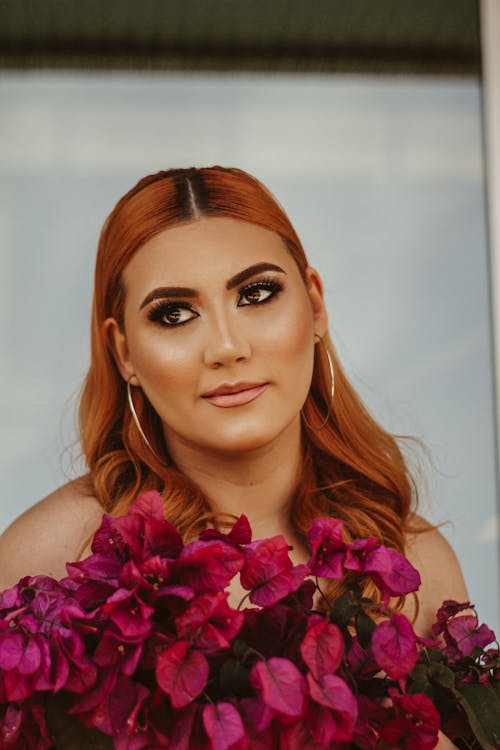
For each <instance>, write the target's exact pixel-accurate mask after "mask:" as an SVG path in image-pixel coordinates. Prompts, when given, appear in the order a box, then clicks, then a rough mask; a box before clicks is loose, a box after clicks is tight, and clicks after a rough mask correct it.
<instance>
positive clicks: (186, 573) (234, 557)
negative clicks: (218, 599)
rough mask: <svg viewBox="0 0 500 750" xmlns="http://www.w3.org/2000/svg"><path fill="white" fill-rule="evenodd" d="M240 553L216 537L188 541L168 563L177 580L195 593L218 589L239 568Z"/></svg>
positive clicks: (241, 557) (226, 583) (241, 559)
mask: <svg viewBox="0 0 500 750" xmlns="http://www.w3.org/2000/svg"><path fill="white" fill-rule="evenodd" d="M243 562H244V557H243V554H242V552H240V551H239V550H238V549H236V548H235V547H233V546H232V545H230V544H226V543H225V542H222V541H220V540H214V541H211V542H190V543H189V544H186V546H185V547H184V548H183V550H182V551H181V553H180V555H179V558H178V559H177V560H175V561H174V562H173V563H172V567H173V569H174V570H175V572H176V575H177V577H178V580H177V583H178V584H180V585H182V586H190V587H191V588H192V589H193V591H195V593H197V594H207V593H211V592H214V593H215V592H217V591H222V590H223V589H225V588H226V586H228V584H229V581H230V580H231V578H232V577H233V576H234V575H235V574H236V573H238V572H239V571H240V570H241V568H242V567H243Z"/></svg>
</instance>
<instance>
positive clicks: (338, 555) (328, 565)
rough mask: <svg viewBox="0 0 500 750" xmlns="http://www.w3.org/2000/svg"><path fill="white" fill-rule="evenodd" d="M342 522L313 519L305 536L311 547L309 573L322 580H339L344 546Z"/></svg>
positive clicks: (341, 573) (341, 572) (329, 519)
mask: <svg viewBox="0 0 500 750" xmlns="http://www.w3.org/2000/svg"><path fill="white" fill-rule="evenodd" d="M342 528H343V526H342V521H339V520H338V519H337V518H315V519H314V521H313V522H312V524H311V528H310V529H309V532H308V534H307V539H308V542H309V545H310V547H311V552H312V554H311V560H310V563H309V567H310V570H311V573H312V574H313V575H315V576H318V577H322V578H333V579H340V578H342V576H343V570H342V564H343V561H344V556H345V550H346V545H345V543H344V540H343V536H342Z"/></svg>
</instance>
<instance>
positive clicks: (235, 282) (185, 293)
mask: <svg viewBox="0 0 500 750" xmlns="http://www.w3.org/2000/svg"><path fill="white" fill-rule="evenodd" d="M263 271H278V273H284V274H285V275H286V271H284V270H283V269H282V268H281V267H280V266H277V265H276V264H275V263H255V264H254V265H253V266H249V267H248V268H245V269H244V270H243V271H240V272H239V273H237V274H235V275H234V276H231V278H230V279H228V281H227V283H226V289H227V290H230V289H234V287H236V286H239V284H242V283H243V282H244V281H246V280H247V279H249V278H251V277H252V276H255V274H257V273H262V272H263ZM197 296H198V292H197V291H196V289H191V288H190V287H187V286H159V287H157V288H156V289H153V291H151V292H149V294H147V295H146V297H145V298H144V299H143V301H142V302H141V306H140V307H139V310H142V309H143V307H146V305H149V303H150V302H153V300H155V299H165V298H166V297H184V298H186V297H197Z"/></svg>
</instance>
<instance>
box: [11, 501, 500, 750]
mask: <svg viewBox="0 0 500 750" xmlns="http://www.w3.org/2000/svg"><path fill="white" fill-rule="evenodd" d="M308 541H309V545H310V548H311V550H312V555H311V559H310V561H309V563H308V564H307V565H296V566H294V565H293V564H292V562H291V560H290V558H289V555H288V553H289V549H290V548H289V547H288V545H287V542H286V541H285V539H284V538H283V537H282V536H275V537H273V538H270V539H264V540H259V541H252V539H251V529H250V526H249V523H248V521H247V519H246V518H245V516H241V517H240V518H239V519H238V520H237V521H236V523H235V524H234V525H233V527H232V528H231V529H230V530H229V531H228V532H227V533H223V532H222V531H219V530H217V529H207V530H205V531H203V532H202V533H201V534H200V536H199V539H198V540H196V541H193V542H190V543H188V544H184V543H183V541H182V539H181V537H180V536H179V534H178V533H177V531H176V530H175V528H174V527H173V526H172V525H171V524H169V523H168V522H167V521H166V520H165V518H164V509H163V504H162V501H161V499H160V496H159V495H158V494H157V493H155V492H150V493H146V494H144V495H142V496H141V497H140V498H139V499H138V500H137V501H136V502H135V503H134V505H133V506H132V507H131V509H130V511H129V513H128V514H127V515H126V516H122V517H119V518H112V517H109V516H106V515H105V516H104V517H103V521H102V525H101V527H100V529H99V530H98V531H97V532H96V534H95V536H94V539H93V543H92V554H91V555H90V556H89V557H88V558H87V559H85V560H83V561H80V562H75V563H68V565H67V573H68V576H67V577H66V578H64V579H62V580H61V581H56V580H54V579H52V578H49V577H47V576H34V577H25V578H23V579H22V580H21V581H19V583H18V584H17V585H16V586H14V587H13V588H11V589H8V590H6V591H4V592H3V593H2V594H1V595H0V675H1V681H0V748H1V749H2V750H10V749H11V748H16V750H24V749H26V750H28V749H29V750H48V748H54V747H56V748H65V749H66V750H69V748H71V749H73V748H85V749H86V750H87V749H88V748H103V749H104V748H113V747H114V748H116V749H117V750H142V749H143V748H148V749H150V750H154V749H155V748H158V749H160V748H167V749H168V750H210V749H213V750H246V749H247V748H253V749H255V750H269V749H270V748H277V749H279V750H296V749H298V748H300V750H320V749H321V748H333V749H334V750H342V748H349V747H356V748H360V750H371V749H372V748H376V747H377V746H378V745H379V744H380V742H383V743H385V744H387V745H397V746H398V747H401V748H405V750H417V749H418V750H431V748H433V747H434V746H435V745H436V742H437V735H438V730H439V729H440V728H441V729H442V731H444V732H445V733H446V734H447V735H448V736H449V737H450V738H451V739H452V740H453V741H454V742H455V744H457V745H458V746H459V747H462V748H475V747H477V748H479V747H482V748H484V750H492V748H495V747H498V746H499V744H498V743H500V718H499V717H500V652H499V649H498V644H497V648H494V647H492V648H490V649H489V650H485V646H488V645H489V644H491V643H493V642H494V640H495V636H494V634H493V633H492V631H491V630H490V629H489V628H488V627H487V626H486V625H481V626H479V625H478V620H477V617H476V615H475V613H474V611H473V609H471V605H470V604H469V603H468V602H466V603H457V602H454V601H446V602H444V603H443V606H442V607H441V608H440V610H439V611H438V613H437V619H436V623H435V625H434V633H435V636H436V637H437V638H439V639H438V640H435V641H429V640H423V639H421V638H419V637H417V635H416V634H415V633H414V631H413V628H412V626H411V624H410V622H409V621H408V620H407V619H406V617H404V616H403V615H402V614H398V613H397V612H394V611H393V610H391V609H389V608H388V605H389V600H390V599H391V597H399V596H401V595H405V594H408V593H410V592H412V591H415V590H416V589H417V588H418V585H419V575H418V573H417V571H416V570H415V569H414V568H413V567H412V566H411V565H410V563H409V562H408V561H407V560H406V559H405V558H404V557H403V556H402V555H401V554H399V553H398V552H396V551H395V550H392V549H388V548H386V547H384V546H382V545H381V544H379V543H378V542H377V541H376V540H375V539H356V540H355V541H353V542H352V543H345V541H344V537H343V533H342V524H341V522H340V521H338V520H336V519H333V518H318V519H316V520H315V521H314V522H313V524H312V526H311V529H310V531H309V534H308ZM237 574H239V576H240V582H241V585H242V586H243V587H244V589H245V590H246V591H247V592H248V593H247V596H246V597H245V599H244V600H243V602H242V603H241V604H240V607H239V608H238V609H233V608H231V607H230V606H229V604H228V601H227V597H228V594H227V592H226V591H225V589H226V588H227V586H228V585H229V583H230V581H231V579H232V578H233V577H234V576H236V575H237ZM346 577H347V580H348V581H349V589H348V592H347V593H346V594H345V595H343V596H340V597H338V598H337V599H336V600H335V601H333V602H328V603H327V606H325V607H324V610H325V611H318V610H315V609H314V606H313V595H315V593H316V592H320V596H322V597H323V599H324V600H325V604H326V596H325V593H324V592H322V591H321V589H320V587H319V583H318V581H319V579H335V580H341V579H344V578H346ZM367 578H369V579H371V581H372V582H373V584H374V585H375V586H376V587H377V589H378V590H379V592H380V596H379V597H377V600H373V599H371V598H368V597H366V596H364V595H363V593H362V591H363V589H362V587H361V585H360V582H361V580H363V581H366V579H367ZM317 595H318V594H317V593H316V596H317ZM243 605H248V606H245V607H244V608H243ZM322 610H323V608H322ZM466 611H467V613H465V612H466ZM471 611H472V612H473V613H472V614H471V613H470V612H471Z"/></svg>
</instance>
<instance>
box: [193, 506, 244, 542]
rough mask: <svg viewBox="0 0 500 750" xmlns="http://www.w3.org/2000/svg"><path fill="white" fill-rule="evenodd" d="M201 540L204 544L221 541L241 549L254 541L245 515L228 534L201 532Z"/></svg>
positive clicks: (213, 531) (214, 531)
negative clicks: (214, 540)
mask: <svg viewBox="0 0 500 750" xmlns="http://www.w3.org/2000/svg"><path fill="white" fill-rule="evenodd" d="M199 538H200V539H201V540H202V541H204V542H205V541H210V540H212V539H220V540H222V541H223V542H226V543H227V544H232V545H234V546H235V547H238V548H240V547H242V546H245V545H247V544H250V542H251V541H252V529H251V526H250V523H249V521H248V518H247V517H246V516H245V515H244V514H243V515H241V516H240V517H239V518H238V520H237V521H236V523H235V524H234V526H233V527H232V528H231V530H230V531H229V532H228V533H227V534H223V533H222V532H221V531H218V530H217V529H205V530H204V531H202V532H201V534H200V537H199Z"/></svg>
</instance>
